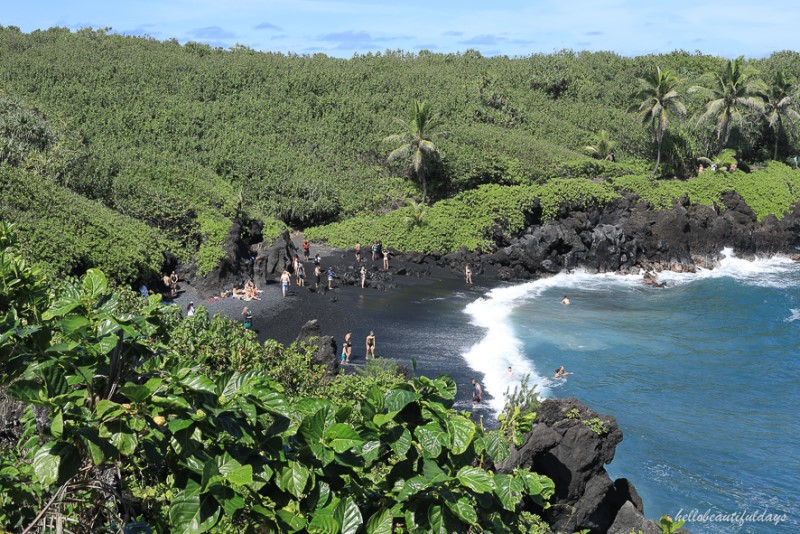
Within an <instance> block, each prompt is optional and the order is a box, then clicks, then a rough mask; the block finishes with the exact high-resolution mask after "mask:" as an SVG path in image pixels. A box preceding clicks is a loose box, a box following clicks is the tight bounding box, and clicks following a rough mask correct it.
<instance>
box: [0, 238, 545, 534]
mask: <svg viewBox="0 0 800 534" xmlns="http://www.w3.org/2000/svg"><path fill="white" fill-rule="evenodd" d="M0 230H2V231H0V238H2V240H3V243H2V244H3V249H2V251H1V252H0V259H2V261H0V280H3V281H6V282H7V283H6V285H5V286H4V287H3V294H2V298H3V299H6V301H7V302H8V303H9V310H10V311H9V312H8V313H7V314H6V316H5V317H4V318H3V319H2V321H3V322H2V324H0V387H5V388H6V394H7V395H8V396H9V397H11V398H12V399H14V400H16V401H19V402H21V403H23V404H25V405H27V408H26V410H25V415H24V417H23V418H22V425H23V435H22V438H21V439H20V440H19V442H18V443H16V444H14V447H13V448H11V449H7V450H4V451H3V452H4V454H3V455H2V456H1V457H0V528H2V529H4V530H6V529H10V530H19V531H22V530H29V529H32V528H39V527H42V528H43V525H44V522H45V521H48V518H50V519H52V520H54V521H62V520H63V521H67V522H73V523H77V524H80V525H81V526H82V527H83V528H86V529H89V530H92V531H100V530H106V529H109V530H111V529H114V530H120V529H123V528H127V529H131V530H133V529H141V530H157V531H170V532H206V531H210V530H213V529H222V530H230V529H231V528H234V527H235V528H237V529H241V530H243V531H253V530H256V529H268V530H270V531H281V532H297V531H308V532H319V531H324V532H332V533H338V532H358V531H363V530H366V532H372V533H376V532H393V531H395V530H400V531H416V532H443V531H447V532H468V531H472V530H491V531H493V532H519V533H523V532H531V531H536V530H537V529H538V530H541V526H542V522H541V519H540V518H538V517H536V516H534V515H532V514H530V513H524V514H523V513H521V511H522V502H523V500H527V501H530V502H533V503H535V504H536V505H538V506H540V507H546V506H548V501H549V499H550V498H551V497H552V496H553V494H554V487H553V483H552V481H550V480H549V479H548V478H546V477H543V476H540V475H537V474H535V473H532V472H530V471H529V470H528V469H517V470H515V471H514V472H513V473H511V474H496V473H493V472H491V471H486V470H484V469H483V468H481V465H483V464H484V463H491V464H493V463H496V462H499V461H501V460H502V459H503V458H505V457H506V456H507V454H508V449H509V444H508V441H507V440H506V438H505V436H504V435H503V433H502V432H498V431H486V430H484V429H483V428H482V427H480V426H476V425H475V424H474V423H473V422H472V421H471V420H470V418H469V414H467V413H463V412H458V411H455V410H454V409H453V404H454V399H455V396H456V385H455V383H454V382H453V380H452V379H451V378H449V377H440V378H436V379H430V378H427V377H420V378H417V379H414V380H411V381H401V380H399V379H398V377H397V374H396V369H395V368H393V367H392V366H390V365H383V366H379V365H378V364H373V366H372V367H370V368H368V369H367V370H366V371H365V372H364V373H362V374H359V375H354V377H353V378H350V379H348V380H349V382H345V383H343V384H342V385H341V386H339V388H340V389H339V390H338V391H337V392H338V393H341V394H342V395H343V396H344V397H345V401H344V402H343V403H340V404H337V403H335V402H332V401H330V400H327V399H325V398H321V397H319V396H317V395H314V396H306V394H307V393H308V392H309V390H308V389H304V388H310V387H312V386H313V387H314V388H315V391H317V392H318V391H320V389H323V390H324V389H325V388H324V387H323V388H320V382H319V380H316V381H315V376H314V375H313V373H314V372H316V370H315V369H313V368H311V366H310V358H309V353H308V351H307V350H305V349H301V348H298V347H290V348H289V349H288V351H287V350H284V349H283V348H282V347H280V346H278V345H277V344H275V343H274V342H270V343H267V344H266V345H264V346H259V344H258V343H257V341H256V340H255V339H254V338H253V336H252V334H251V333H249V332H245V331H243V330H242V329H241V328H236V327H233V326H232V325H230V324H227V323H226V322H225V320H223V319H221V318H219V317H215V318H212V319H209V318H208V316H207V314H205V313H204V312H203V310H202V309H200V310H198V311H199V313H198V314H196V315H195V316H194V317H192V318H187V319H183V320H181V319H179V318H178V317H177V315H176V310H175V308H174V307H166V306H163V305H162V304H161V303H160V297H158V296H153V297H150V298H149V299H146V300H145V299H143V298H133V297H131V296H130V293H129V292H128V293H125V294H120V293H118V292H115V291H113V290H112V289H110V287H109V285H108V281H107V279H106V277H105V275H104V274H103V273H102V272H101V271H99V270H96V269H90V270H88V272H87V273H86V274H85V275H84V276H83V277H82V278H81V279H73V280H69V281H65V282H64V283H63V284H61V286H60V287H59V288H58V290H57V291H55V292H54V293H55V294H54V295H53V296H52V297H50V296H49V295H50V290H49V289H48V288H47V286H46V283H45V280H44V279H42V278H40V275H39V274H37V273H36V272H35V271H34V270H30V269H29V268H27V267H26V265H25V263H24V261H23V260H22V258H21V256H20V255H19V254H18V253H17V252H16V251H15V250H14V249H13V248H11V247H12V246H13V244H14V241H13V232H12V229H10V228H8V227H5V226H3V227H0ZM35 295H39V297H35ZM132 299H133V300H132ZM31 306H33V307H34V308H35V310H30V309H28V308H30V307H31ZM131 308H133V311H131ZM26 309H27V312H26V315H27V317H28V319H26V321H27V323H26V324H23V323H22V320H23V319H22V318H21V317H20V316H19V315H18V314H16V313H15V310H26ZM287 359H289V360H295V361H296V362H295V363H289V364H286V365H285V367H284V368H283V370H280V369H276V366H278V365H280V360H287ZM301 368H305V370H304V371H302V373H304V374H302V376H292V373H293V372H298V371H299V370H300V369H301ZM287 369H288V370H289V371H287ZM292 369H293V370H294V371H292ZM309 373H311V374H309ZM272 377H275V378H277V379H279V380H280V381H281V382H282V383H283V384H282V383H279V382H277V381H275V379H273V378H272ZM301 382H302V383H303V384H301ZM284 385H285V386H286V387H284ZM381 387H383V388H385V389H381ZM34 408H35V409H36V410H40V412H39V414H40V415H41V416H42V417H43V418H44V419H45V420H46V423H45V424H44V425H39V424H37V419H38V417H37V415H36V414H35V413H34ZM356 412H357V413H358V416H357V417H356V416H354V415H353V414H354V413H356ZM112 473H114V474H113V475H111V476H109V475H110V474H112Z"/></svg>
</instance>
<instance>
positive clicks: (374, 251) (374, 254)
mask: <svg viewBox="0 0 800 534" xmlns="http://www.w3.org/2000/svg"><path fill="white" fill-rule="evenodd" d="M377 255H378V242H377V241H375V242H374V243H372V261H375V258H376V257H377Z"/></svg>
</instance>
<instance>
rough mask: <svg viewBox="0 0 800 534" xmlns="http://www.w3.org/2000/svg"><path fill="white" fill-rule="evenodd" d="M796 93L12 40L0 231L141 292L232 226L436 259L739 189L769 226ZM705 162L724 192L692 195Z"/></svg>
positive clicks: (768, 81) (641, 76)
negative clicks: (634, 206) (605, 206)
mask: <svg viewBox="0 0 800 534" xmlns="http://www.w3.org/2000/svg"><path fill="white" fill-rule="evenodd" d="M798 78H800V54H798V53H796V52H788V51H787V52H780V53H776V54H773V55H772V56H770V57H768V58H764V59H759V60H743V59H739V60H726V59H724V58H718V57H712V56H707V55H702V54H700V53H696V54H691V53H687V52H674V53H671V54H668V55H651V56H645V57H637V58H625V57H621V56H618V55H615V54H613V53H576V52H572V51H562V52H558V53H555V54H550V55H538V54H537V55H531V56H528V57H521V58H508V57H491V58H488V57H482V56H481V55H480V54H479V53H477V52H473V51H467V52H464V53H462V54H433V53H427V52H421V53H419V54H410V53H404V52H401V51H387V52H386V53H384V54H374V55H373V54H367V55H363V56H355V57H353V58H351V59H347V60H343V59H336V58H331V57H327V56H324V55H314V56H297V55H284V54H276V53H261V52H256V51H254V50H251V49H248V48H246V47H240V48H235V49H232V50H222V49H212V48H210V47H208V46H207V45H202V44H198V43H187V44H186V45H180V44H179V43H178V42H177V41H174V40H171V41H164V42H160V41H157V40H153V39H149V38H140V37H123V36H119V35H112V34H107V33H106V32H104V31H102V30H91V29H84V30H80V31H78V32H70V31H69V30H67V29H63V28H53V29H50V30H47V31H37V32H33V33H31V34H24V33H21V32H20V31H19V30H18V29H17V28H14V27H6V28H2V29H0V185H1V186H2V190H3V193H2V197H0V218H1V219H3V220H8V221H14V222H16V223H17V225H18V230H19V232H20V235H21V238H22V240H23V243H24V245H23V246H24V248H25V249H26V250H27V251H29V253H30V254H31V257H32V258H34V259H35V260H36V261H38V262H41V263H43V264H46V265H48V266H49V268H50V269H52V270H53V271H54V272H57V273H60V274H81V273H83V272H85V271H86V269H88V268H90V267H100V268H102V269H104V270H105V271H106V272H107V273H109V275H110V276H112V277H114V278H116V279H118V280H119V281H122V282H134V281H136V280H144V279H149V278H150V277H152V275H153V274H155V273H158V272H160V271H161V269H162V268H163V262H164V256H163V252H164V251H169V252H170V253H171V254H173V255H175V256H176V257H177V259H178V260H179V261H181V262H184V263H188V262H194V263H195V264H196V266H197V268H198V271H199V272H200V273H203V272H209V271H210V270H211V269H213V268H214V266H215V265H216V264H217V262H218V261H219V260H220V259H221V258H222V256H223V255H224V251H223V248H222V243H223V241H224V239H225V237H226V236H227V234H228V231H229V229H230V228H231V224H232V222H233V220H234V219H235V218H236V217H239V218H242V219H260V220H262V221H264V223H265V225H264V238H265V239H268V238H269V237H271V236H274V235H277V234H278V233H280V232H281V231H282V230H284V229H285V228H286V227H287V226H288V227H291V228H302V229H307V230H308V232H307V235H310V236H314V237H316V238H318V239H324V240H327V241H329V242H331V243H332V244H337V245H349V244H351V243H352V242H353V240H354V239H361V240H363V241H366V242H368V241H367V240H368V239H370V238H372V237H374V234H369V235H363V236H360V235H358V231H359V228H361V229H362V230H361V231H362V232H363V231H365V230H363V229H369V231H374V230H373V229H375V228H380V229H381V230H380V231H382V232H385V233H384V234H383V235H388V236H391V240H392V244H393V245H394V246H396V247H398V248H405V249H406V250H440V251H448V250H457V249H458V248H459V247H461V246H467V247H468V248H473V249H474V248H476V247H480V246H482V245H484V244H486V243H487V240H488V239H490V237H489V234H488V231H489V228H491V226H492V225H493V224H495V223H496V222H497V221H498V220H501V221H503V222H504V227H505V228H507V229H508V230H509V231H511V232H513V231H515V230H519V229H520V224H519V223H518V219H519V218H520V217H521V215H520V214H521V213H524V212H525V210H526V209H528V206H529V205H530V203H531V202H532V201H533V199H540V200H541V201H542V202H543V204H545V205H546V206H551V209H555V208H553V206H555V207H557V205H558V204H559V203H560V202H561V201H564V200H571V201H574V200H576V199H582V200H584V201H585V202H594V201H603V199H607V198H610V197H612V196H613V195H617V194H620V192H622V191H628V192H635V193H636V194H638V195H640V196H642V197H643V198H648V199H650V200H651V203H652V204H653V205H654V206H655V207H659V206H668V205H669V204H670V203H671V202H672V201H673V200H674V199H676V198H680V197H681V196H689V198H691V199H692V201H696V202H708V203H714V202H715V201H716V200H715V199H716V198H718V196H719V195H720V194H721V193H722V192H723V191H724V190H727V189H731V188H734V189H736V190H737V192H739V193H740V194H741V195H742V197H743V198H745V200H747V202H748V204H750V205H751V207H753V209H754V210H755V211H756V213H757V215H758V216H759V217H763V216H765V215H767V214H775V215H777V216H781V215H782V213H783V212H784V211H785V210H787V209H788V208H789V206H791V205H792V204H794V203H795V202H797V200H798V198H799V197H798V195H800V187H797V184H794V181H796V180H797V178H796V177H795V176H794V175H793V173H788V172H786V171H787V170H788V167H787V166H786V164H787V163H789V162H790V158H791V157H792V156H794V155H795V154H796V153H797V152H798V149H800V138H799V137H798V135H797V133H796V131H795V130H794V128H793V126H794V125H795V124H796V123H797V122H798V120H797V119H798V118H800V115H798V113H797V109H798V107H797V102H798V95H797V87H798V85H797V82H796V80H797V79H798ZM415 103H417V104H416V115H410V114H409V108H410V107H413V105H414V104H415ZM419 103H424V106H421V105H420V104H419ZM422 108H424V110H425V115H424V116H423V117H422V118H423V119H424V122H423V123H420V122H419V120H418V119H420V111H421V109H422ZM421 130H425V131H421ZM420 142H421V145H420ZM420 146H421V147H422V148H421V149H420ZM415 150H416V152H414V151H415ZM420 150H422V152H420ZM414 154H417V155H416V156H414ZM390 155H391V156H392V157H390ZM415 157H416V158H417V159H416V160H414V158H415ZM701 158H706V159H701ZM770 160H777V161H778V162H780V164H779V165H767V162H769V161H770ZM414 161H416V163H417V165H414ZM702 162H706V165H707V166H708V167H709V168H712V166H713V169H714V170H715V171H717V172H714V173H707V174H705V175H703V176H701V177H699V178H698V179H701V180H700V181H699V182H698V181H696V180H695V179H694V177H695V175H696V174H697V170H698V163H702ZM731 163H733V164H734V165H738V169H737V170H736V171H735V172H729V171H730V170H732V169H733V168H735V167H731ZM419 164H422V167H420V165H419ZM723 170H724V171H723ZM751 171H752V172H751ZM654 178H655V179H654ZM423 195H425V196H427V197H428V198H427V199H423ZM410 200H415V201H420V200H426V201H427V205H426V206H420V205H416V206H409V205H408V202H409V201H410ZM415 210H416V211H415ZM415 212H416V220H417V221H420V220H422V218H423V217H424V218H425V220H426V221H427V222H426V224H425V225H417V224H413V220H414V213H415ZM409 220H411V221H412V223H409V222H408V221H409ZM515 221H516V222H515ZM454 222H455V223H456V224H455V225H454V224H453V223H454ZM331 223H334V224H331ZM454 228H456V229H457V228H463V229H464V231H460V230H459V231H453V229H454ZM446 229H447V230H446ZM404 236H408V237H407V238H406V237H404Z"/></svg>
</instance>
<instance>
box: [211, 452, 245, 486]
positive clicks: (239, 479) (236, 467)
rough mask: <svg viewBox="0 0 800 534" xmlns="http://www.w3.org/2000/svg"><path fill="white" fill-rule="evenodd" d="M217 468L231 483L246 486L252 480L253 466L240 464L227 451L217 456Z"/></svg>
mask: <svg viewBox="0 0 800 534" xmlns="http://www.w3.org/2000/svg"><path fill="white" fill-rule="evenodd" d="M217 469H218V471H219V474H220V475H222V477H223V478H224V479H225V480H227V481H228V482H230V483H232V484H238V485H239V486H246V485H248V484H250V483H251V482H253V466H251V465H249V464H245V465H242V464H240V463H239V462H238V461H236V459H235V458H233V457H231V455H230V454H228V453H227V452H226V453H224V454H223V455H222V456H218V457H217Z"/></svg>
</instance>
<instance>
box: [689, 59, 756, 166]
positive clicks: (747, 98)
mask: <svg viewBox="0 0 800 534" xmlns="http://www.w3.org/2000/svg"><path fill="white" fill-rule="evenodd" d="M704 78H705V79H704V82H705V85H696V86H693V87H690V88H689V92H690V93H699V94H701V95H703V96H704V97H705V98H706V108H705V112H703V114H702V115H701V116H700V119H699V121H698V122H703V121H705V120H708V119H711V118H714V119H715V120H716V123H717V126H716V129H717V139H718V141H719V149H720V150H722V148H724V146H725V143H727V142H728V137H730V134H731V129H732V128H733V125H734V124H735V123H741V122H742V121H743V120H744V116H743V114H742V112H743V111H745V110H756V111H762V110H763V101H762V100H761V98H760V97H759V96H758V94H759V93H760V92H763V91H764V88H765V86H764V83H763V82H762V81H760V80H759V79H758V78H757V77H756V71H755V70H754V69H753V68H751V67H749V66H748V65H747V64H746V63H745V61H744V56H739V57H737V58H736V59H733V60H731V59H729V60H728V62H727V63H726V64H725V68H724V69H722V72H718V73H709V74H706V75H705V76H704Z"/></svg>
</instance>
